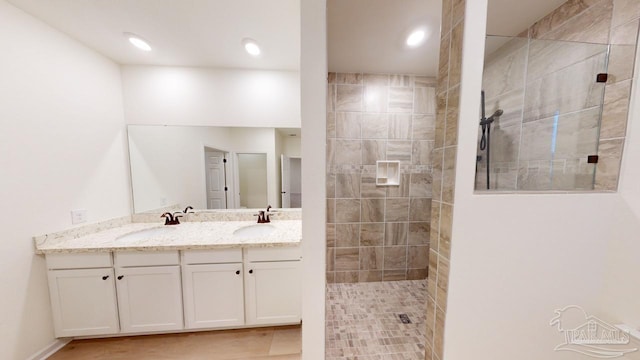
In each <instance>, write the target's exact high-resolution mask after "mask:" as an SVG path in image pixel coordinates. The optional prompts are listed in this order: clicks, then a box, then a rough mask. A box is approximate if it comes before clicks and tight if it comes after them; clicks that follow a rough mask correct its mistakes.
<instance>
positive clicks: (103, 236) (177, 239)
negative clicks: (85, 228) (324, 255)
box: [36, 220, 302, 254]
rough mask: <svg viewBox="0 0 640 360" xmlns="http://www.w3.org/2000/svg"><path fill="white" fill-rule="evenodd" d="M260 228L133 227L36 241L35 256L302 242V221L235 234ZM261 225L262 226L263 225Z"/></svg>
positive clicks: (214, 224) (224, 224)
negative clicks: (143, 234) (141, 233)
mask: <svg viewBox="0 0 640 360" xmlns="http://www.w3.org/2000/svg"><path fill="white" fill-rule="evenodd" d="M251 225H258V224H256V222H255V221H210V222H185V223H182V224H180V225H171V226H166V225H161V224H157V223H130V224H125V225H122V226H118V227H114V228H111V229H107V230H103V231H99V232H96V233H93V234H88V235H85V236H78V237H64V238H56V239H43V240H41V241H36V253H38V254H52V253H81V252H108V251H162V250H205V249H219V248H239V247H276V246H295V245H299V244H300V241H301V240H302V226H301V225H302V223H301V221H300V220H274V221H272V222H271V223H269V224H264V225H271V226H273V227H274V228H275V229H274V230H273V232H271V233H270V234H269V235H266V236H264V235H263V236H256V237H250V238H242V237H238V236H235V235H233V232H234V231H235V230H237V229H240V228H242V227H245V226H251ZM261 225H262V224H261ZM149 229H168V230H165V231H163V230H158V232H157V233H155V234H153V235H151V236H148V237H145V238H142V239H136V238H135V237H134V238H131V237H130V238H129V239H125V238H120V237H122V236H125V235H128V234H133V233H136V232H139V231H143V230H149Z"/></svg>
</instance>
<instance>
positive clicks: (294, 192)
mask: <svg viewBox="0 0 640 360" xmlns="http://www.w3.org/2000/svg"><path fill="white" fill-rule="evenodd" d="M280 157H281V161H280V163H281V167H280V171H281V180H282V191H281V194H282V207H283V208H300V207H302V186H301V184H302V171H301V169H302V159H301V158H299V157H289V156H286V155H280Z"/></svg>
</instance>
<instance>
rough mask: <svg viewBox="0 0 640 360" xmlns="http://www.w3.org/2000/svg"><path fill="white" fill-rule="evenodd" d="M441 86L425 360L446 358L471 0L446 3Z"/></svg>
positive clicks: (433, 161)
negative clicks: (464, 57) (461, 96)
mask: <svg viewBox="0 0 640 360" xmlns="http://www.w3.org/2000/svg"><path fill="white" fill-rule="evenodd" d="M442 5H443V8H442V33H441V34H440V41H441V44H440V64H439V66H438V69H439V70H438V81H437V84H438V85H437V88H436V103H435V105H436V117H435V121H436V124H435V139H434V140H435V142H434V149H433V151H432V153H431V164H432V168H433V173H432V203H431V211H430V213H431V215H430V218H431V221H430V244H431V246H430V250H429V260H428V268H429V271H428V273H429V275H428V279H427V304H426V306H427V308H426V310H425V311H426V320H427V332H426V344H425V359H428V360H432V359H442V357H443V350H444V340H445V339H444V325H445V315H446V304H447V289H448V282H449V257H450V248H451V241H452V239H451V224H452V222H453V207H454V200H455V199H454V196H453V192H454V184H455V176H456V174H455V166H456V154H457V147H458V118H459V115H460V112H459V109H458V106H459V105H458V103H459V94H460V82H461V78H462V74H461V68H462V38H463V30H464V17H465V11H464V9H465V7H466V0H447V1H443V4H442Z"/></svg>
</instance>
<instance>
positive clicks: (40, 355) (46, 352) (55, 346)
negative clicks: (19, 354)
mask: <svg viewBox="0 0 640 360" xmlns="http://www.w3.org/2000/svg"><path fill="white" fill-rule="evenodd" d="M71 340H72V339H71V338H68V339H56V340H55V341H54V342H52V343H51V344H49V345H47V346H46V347H44V348H43V349H42V350H40V351H38V352H37V353H35V354H33V355H32V356H31V357H30V358H28V359H27V360H45V359H47V358H48V357H49V356H51V355H53V354H55V353H56V352H57V351H58V350H60V349H62V348H63V347H64V346H65V345H67V344H68V343H70V342H71Z"/></svg>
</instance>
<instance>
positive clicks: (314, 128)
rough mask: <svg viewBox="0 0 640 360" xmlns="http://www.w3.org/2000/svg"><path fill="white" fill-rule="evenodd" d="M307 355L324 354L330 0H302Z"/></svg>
mask: <svg viewBox="0 0 640 360" xmlns="http://www.w3.org/2000/svg"><path fill="white" fill-rule="evenodd" d="M300 11H301V35H300V38H301V50H300V51H301V52H300V97H301V103H302V105H301V109H302V138H303V139H304V141H303V142H302V159H303V163H302V203H303V204H304V207H303V208H302V238H303V239H304V241H302V265H303V269H304V271H303V273H302V280H303V281H302V318H303V319H304V324H303V325H302V359H303V360H324V352H325V351H324V341H325V332H324V331H325V325H324V316H325V283H326V277H325V266H326V256H325V255H326V245H327V244H326V238H325V234H326V228H325V223H326V220H327V219H326V216H327V209H326V208H327V205H326V204H327V202H326V194H327V190H326V186H325V179H326V168H325V165H326V141H327V137H326V134H327V128H326V113H327V108H326V106H327V2H326V0H301V6H300Z"/></svg>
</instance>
